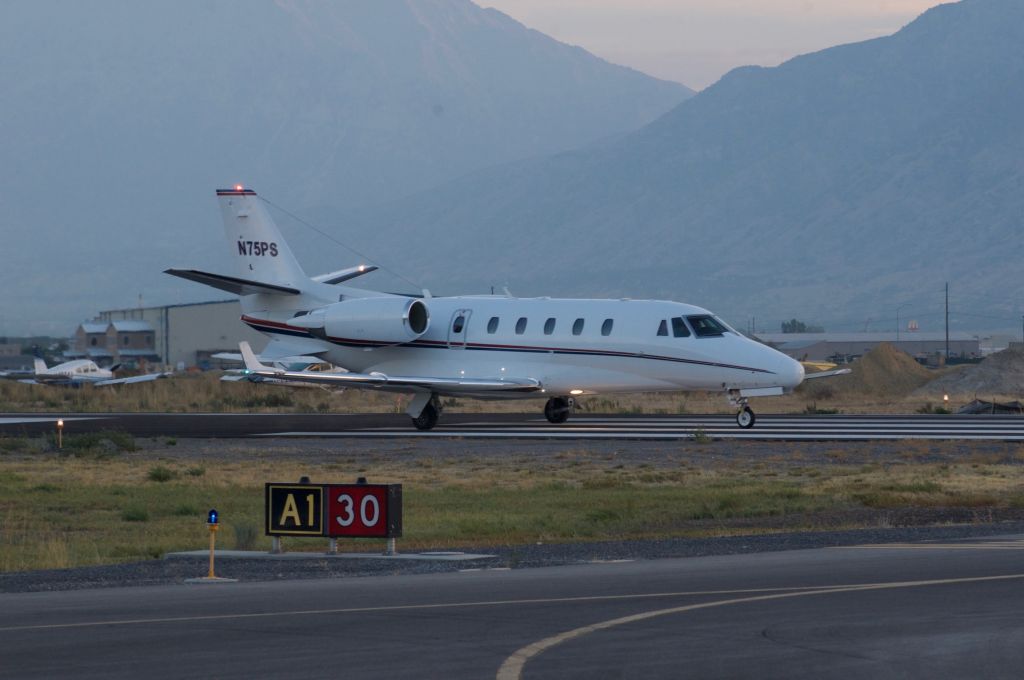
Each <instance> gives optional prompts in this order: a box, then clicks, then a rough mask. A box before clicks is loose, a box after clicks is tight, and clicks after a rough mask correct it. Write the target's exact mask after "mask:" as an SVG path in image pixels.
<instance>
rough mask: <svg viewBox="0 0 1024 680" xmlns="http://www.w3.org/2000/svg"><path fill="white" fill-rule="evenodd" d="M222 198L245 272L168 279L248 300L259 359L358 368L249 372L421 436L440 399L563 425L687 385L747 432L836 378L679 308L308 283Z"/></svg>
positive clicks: (241, 204) (330, 279)
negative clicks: (400, 413) (822, 380)
mask: <svg viewBox="0 0 1024 680" xmlns="http://www.w3.org/2000/svg"><path fill="white" fill-rule="evenodd" d="M217 197H218V201H219V203H220V210H221V216H222V217H223V221H224V230H225V235H226V237H227V240H228V244H229V251H230V253H231V256H232V259H234V261H235V275H234V276H226V275H222V274H211V273H208V272H202V271H197V270H194V269H188V270H185V269H168V270H166V273H168V274H172V275H174V276H179V277H181V278H185V279H189V280H191V281H196V282H199V283H203V284H206V285H209V286H213V287H214V288H218V289H221V290H226V291H229V292H232V293H235V294H237V295H239V296H240V298H241V303H242V310H243V316H242V321H243V322H244V323H246V324H248V325H249V326H251V327H252V328H254V329H256V330H258V331H260V332H262V333H264V334H266V335H268V336H269V337H270V338H271V342H270V343H269V345H268V347H267V349H264V351H263V353H262V356H285V355H296V354H300V355H312V356H317V357H321V358H323V359H324V360H325V361H328V362H330V363H332V364H335V365H337V366H341V367H344V368H345V369H347V371H348V372H347V373H320V372H313V371H290V370H286V369H284V368H280V367H274V366H267V365H264V364H263V363H261V361H260V359H259V358H257V357H256V355H255V354H254V353H253V351H252V349H251V348H250V347H249V345H248V343H244V342H243V343H241V345H240V350H241V354H242V356H243V358H244V359H245V364H246V368H247V369H248V370H249V371H250V373H251V374H253V375H255V376H259V377H263V378H270V379H273V380H274V381H275V382H281V381H284V382H288V381H296V382H305V383H319V384H328V385H338V386H347V387H361V388H370V389H378V390H387V391H392V392H404V393H412V394H413V395H414V396H413V399H412V401H411V403H410V405H409V408H408V410H407V413H408V414H409V416H411V417H412V420H413V424H414V425H415V426H416V427H417V428H418V429H421V430H429V429H430V428H432V427H434V425H436V424H437V421H438V417H439V416H440V413H441V400H440V397H442V396H457V397H475V398H481V399H517V398H520V399H521V398H536V397H539V396H547V397H548V400H547V404H546V405H545V407H544V415H545V416H546V417H547V419H548V420H549V421H551V422H552V423H562V422H565V421H566V420H567V419H568V417H569V415H570V413H571V411H572V409H573V406H574V400H575V398H576V397H578V396H582V395H592V394H608V393H622V392H655V391H680V390H693V391H721V392H722V393H723V394H725V395H726V396H727V397H728V399H729V402H730V403H731V404H732V405H733V406H735V407H736V408H737V416H736V422H737V424H738V425H739V426H740V427H743V428H749V427H752V426H753V425H754V420H755V417H754V412H753V411H752V410H751V409H750V407H749V405H748V403H747V400H748V399H749V398H750V397H760V396H771V395H781V394H783V393H785V392H788V391H791V390H792V389H793V388H795V387H796V386H797V385H799V384H800V383H801V382H802V381H803V380H804V379H805V377H824V376H826V375H835V374H837V372H836V371H829V372H824V373H819V374H813V375H811V376H805V375H804V369H803V366H801V365H800V363H798V362H797V361H794V360H793V359H791V358H789V357H788V356H786V355H784V354H782V353H780V352H778V351H776V350H774V349H772V348H771V347H768V346H766V345H763V344H761V343H759V342H756V341H754V340H751V339H749V338H746V337H744V336H743V335H741V334H740V333H738V332H736V331H735V330H734V329H733V328H731V327H730V326H729V325H728V324H726V323H725V322H724V321H722V320H721V319H719V318H718V317H716V316H715V315H714V314H712V313H711V312H709V311H708V310H706V309H702V308H700V307H695V306H693V305H688V304H683V303H679V302H664V301H654V300H571V299H554V298H528V299H525V298H516V297H512V296H511V295H504V296H500V295H499V296H495V295H473V296H458V297H432V296H431V295H430V293H429V292H428V291H424V295H423V297H413V296H404V295H394V294H388V293H382V292H378V291H371V290H364V289H360V288H353V287H350V286H348V285H341V284H343V283H344V282H346V281H349V280H351V279H353V278H355V277H357V276H360V275H362V274H365V273H367V272H370V271H373V270H374V269H376V267H353V268H351V269H345V270H341V271H338V272H333V273H330V274H324V275H322V276H316V277H312V278H311V277H308V276H307V275H306V274H305V272H303V270H302V267H301V266H299V263H298V262H297V261H296V259H295V257H294V256H293V255H292V252H291V249H290V248H289V247H288V244H287V243H285V241H284V238H282V236H281V233H280V232H279V231H278V229H277V226H276V225H275V224H274V222H273V220H272V219H271V217H270V215H269V214H268V212H267V210H266V208H265V206H264V204H263V202H262V201H261V200H260V199H259V198H258V197H257V195H256V193H255V192H254V191H252V190H250V189H246V188H244V187H241V186H236V187H234V188H233V189H226V190H219V191H217ZM843 372H845V371H843Z"/></svg>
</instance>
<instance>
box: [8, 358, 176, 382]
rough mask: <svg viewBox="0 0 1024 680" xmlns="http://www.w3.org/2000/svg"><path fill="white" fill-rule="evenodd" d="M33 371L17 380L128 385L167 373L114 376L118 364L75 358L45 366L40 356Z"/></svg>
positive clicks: (165, 375)
mask: <svg viewBox="0 0 1024 680" xmlns="http://www.w3.org/2000/svg"><path fill="white" fill-rule="evenodd" d="M34 363H35V373H34V374H33V375H32V377H31V378H27V379H23V380H19V382H23V383H28V384H32V385H61V386H65V387H66V386H72V387H78V386H80V385H96V386H98V387H105V386H107V385H129V384H134V383H141V382H150V381H151V380H158V379H159V378H166V377H167V376H168V375H170V374H169V373H149V374H146V375H135V376H132V377H130V378H115V377H114V371H116V370H117V368H118V366H117V365H115V366H112V367H111V368H100V367H99V366H97V365H96V362H94V361H89V360H88V359H75V360H73V361H65V362H64V363H63V364H57V365H56V366H53V367H52V368H47V366H46V362H44V361H43V360H42V359H40V358H38V357H37V358H36V359H35V362H34Z"/></svg>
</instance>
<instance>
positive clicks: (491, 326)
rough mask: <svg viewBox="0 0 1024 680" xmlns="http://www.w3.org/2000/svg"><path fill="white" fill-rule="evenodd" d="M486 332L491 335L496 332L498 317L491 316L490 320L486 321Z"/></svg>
mask: <svg viewBox="0 0 1024 680" xmlns="http://www.w3.org/2000/svg"><path fill="white" fill-rule="evenodd" d="M487 332H488V333H490V334H491V335H494V334H495V333H497V332H498V317H496V316H492V317H491V320H490V321H488V322H487Z"/></svg>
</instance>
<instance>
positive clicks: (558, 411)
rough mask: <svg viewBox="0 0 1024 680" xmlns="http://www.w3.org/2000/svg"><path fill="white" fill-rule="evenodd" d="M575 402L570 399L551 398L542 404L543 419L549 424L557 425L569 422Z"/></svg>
mask: <svg viewBox="0 0 1024 680" xmlns="http://www.w3.org/2000/svg"><path fill="white" fill-rule="evenodd" d="M574 404H575V401H574V400H573V399H572V398H571V397H551V398H550V399H548V403H546V404H544V417H545V418H547V419H548V422H549V423H554V424H556V425H557V424H559V423H564V422H565V421H567V420H569V415H570V414H571V413H572V407H573V406H574Z"/></svg>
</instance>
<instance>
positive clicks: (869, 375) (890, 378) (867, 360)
mask: <svg viewBox="0 0 1024 680" xmlns="http://www.w3.org/2000/svg"><path fill="white" fill-rule="evenodd" d="M850 369H851V371H852V372H851V373H850V374H849V375H843V376H838V377H835V378H825V379H823V380H815V381H812V382H811V383H808V384H807V388H806V389H807V391H808V392H809V396H815V395H814V393H815V392H816V391H819V390H825V391H827V392H829V393H831V394H834V395H845V394H851V395H853V394H856V395H864V396H872V397H882V398H899V397H905V396H907V395H909V394H910V393H912V392H914V390H917V389H919V388H921V387H922V386H923V385H926V384H928V383H929V382H931V381H933V380H935V377H936V375H937V374H936V373H935V371H932V370H929V369H927V368H925V367H924V366H922V365H921V364H919V363H917V362H916V361H914V359H913V358H911V357H910V356H909V355H908V354H906V353H905V352H902V351H900V350H898V349H896V348H895V347H893V346H892V345H891V344H889V343H887V342H883V343H882V344H880V345H878V346H877V347H875V348H874V349H872V350H871V351H870V352H868V353H867V354H865V355H864V356H862V357H861V358H860V359H859V360H857V361H855V362H853V363H852V364H850Z"/></svg>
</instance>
